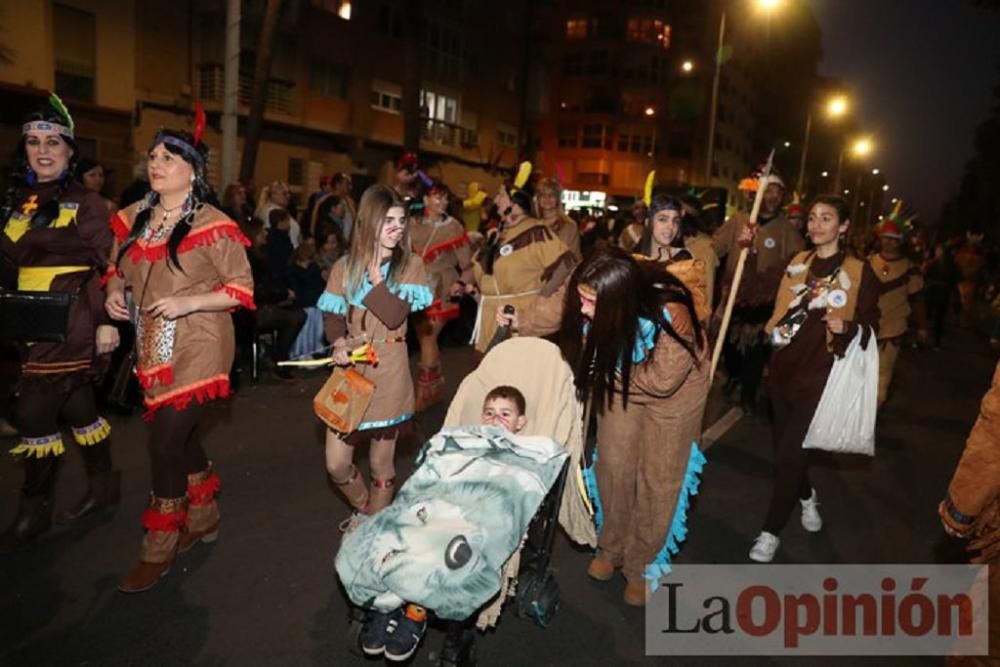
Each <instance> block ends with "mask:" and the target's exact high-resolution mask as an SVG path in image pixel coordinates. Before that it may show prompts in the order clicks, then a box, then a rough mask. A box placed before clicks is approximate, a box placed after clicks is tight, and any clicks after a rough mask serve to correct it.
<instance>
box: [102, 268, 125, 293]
mask: <svg viewBox="0 0 1000 667" xmlns="http://www.w3.org/2000/svg"><path fill="white" fill-rule="evenodd" d="M124 277H125V276H123V275H122V272H121V271H119V270H118V267H117V266H114V265H112V266H109V267H108V270H107V271H105V272H104V275H103V276H101V289H104V288H105V287H107V285H108V281H109V280H111V279H112V278H124Z"/></svg>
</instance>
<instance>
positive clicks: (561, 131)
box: [558, 125, 577, 148]
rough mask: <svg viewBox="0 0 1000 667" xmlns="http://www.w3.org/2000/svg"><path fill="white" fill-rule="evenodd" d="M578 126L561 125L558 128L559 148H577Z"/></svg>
mask: <svg viewBox="0 0 1000 667" xmlns="http://www.w3.org/2000/svg"><path fill="white" fill-rule="evenodd" d="M576 135H577V126H576V125H560V126H559V128H558V136H559V148H576V146H577V136H576Z"/></svg>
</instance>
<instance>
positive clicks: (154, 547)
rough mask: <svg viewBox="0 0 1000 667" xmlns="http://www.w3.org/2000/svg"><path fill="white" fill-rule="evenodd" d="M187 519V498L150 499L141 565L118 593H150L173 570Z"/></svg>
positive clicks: (146, 514)
mask: <svg viewBox="0 0 1000 667" xmlns="http://www.w3.org/2000/svg"><path fill="white" fill-rule="evenodd" d="M186 519H187V498H184V497H181V498H157V497H155V496H150V502H149V508H147V509H146V511H145V512H143V514H142V525H143V526H144V527H145V528H146V534H145V535H144V536H143V538H142V550H141V551H140V552H139V562H137V563H136V564H135V565H134V566H132V569H131V570H130V571H129V573H128V574H127V575H125V578H124V579H122V581H121V583H119V584H118V590H120V591H121V592H122V593H139V592H141V591H147V590H149V589H150V588H152V587H153V586H155V585H156V582H157V581H159V580H160V577H162V576H163V575H165V574H166V573H167V572H169V571H170V566H171V565H172V564H173V562H174V557H175V556H176V555H177V545H178V543H179V542H180V535H181V528H182V527H183V526H184V522H185V521H186Z"/></svg>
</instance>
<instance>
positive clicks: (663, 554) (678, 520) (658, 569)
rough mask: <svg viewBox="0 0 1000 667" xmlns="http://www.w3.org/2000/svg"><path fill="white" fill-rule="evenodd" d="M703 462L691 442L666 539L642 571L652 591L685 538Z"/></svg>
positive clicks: (704, 461)
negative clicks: (681, 484) (689, 453)
mask: <svg viewBox="0 0 1000 667" xmlns="http://www.w3.org/2000/svg"><path fill="white" fill-rule="evenodd" d="M705 463H707V459H705V455H704V454H702V453H701V449H699V448H698V443H697V442H692V443H691V455H690V457H689V458H688V465H687V471H686V472H685V473H684V485H683V486H682V487H681V492H680V494H679V495H678V496H677V507H676V508H675V509H674V518H673V521H672V522H671V523H670V532H669V533H667V541H666V542H665V543H664V544H663V548H661V549H660V552H659V553H658V554H656V558H655V559H654V560H653V562H652V563H651V564H649V565H648V566H646V570H645V571H644V572H643V573H642V576H643V578H644V579H646V580H647V581H648V582H649V583H650V587H651V588H652V589H653V590H654V591H655V590H656V589H657V588H658V587H659V585H660V578H661V577H665V576H667V575H668V574H670V569H671V568H670V561H671V559H672V558H673V557H674V556H676V555H677V553H678V552H679V551H680V549H681V543H682V542H683V541H684V540H685V539H686V538H687V515H688V509H690V507H691V497H692V496H696V495H698V487H699V485H700V484H701V472H702V470H704V469H705Z"/></svg>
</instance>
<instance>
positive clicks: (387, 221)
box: [317, 185, 433, 531]
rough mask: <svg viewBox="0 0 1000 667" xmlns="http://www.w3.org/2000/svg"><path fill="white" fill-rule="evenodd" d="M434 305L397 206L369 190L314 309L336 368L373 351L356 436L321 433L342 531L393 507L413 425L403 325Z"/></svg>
mask: <svg viewBox="0 0 1000 667" xmlns="http://www.w3.org/2000/svg"><path fill="white" fill-rule="evenodd" d="M432 301H433V296H432V294H431V290H430V286H429V284H428V279H427V272H426V271H425V269H424V263H423V261H422V260H421V259H420V257H418V256H414V254H413V252H412V246H411V245H410V239H409V235H408V234H407V217H406V210H405V208H404V206H403V201H402V199H400V197H399V195H398V194H397V193H396V192H395V191H393V190H392V189H391V188H389V187H386V186H384V185H373V186H372V187H370V188H368V189H367V190H366V191H365V193H364V195H363V196H362V197H361V203H360V206H359V207H358V219H357V226H356V229H355V234H354V239H353V240H352V242H351V251H350V253H349V254H348V255H347V256H346V257H343V258H341V259H340V260H338V261H337V263H336V264H334V265H333V269H332V270H331V271H330V278H329V280H328V281H327V284H326V291H325V292H324V293H323V295H322V296H321V297H320V300H319V303H318V304H317V305H318V306H319V309H320V310H322V311H323V312H324V313H326V318H325V319H326V337H327V340H329V341H330V342H331V343H333V350H334V352H333V359H334V362H335V363H337V364H339V365H347V364H349V363H351V362H350V351H351V350H352V349H354V347H355V346H359V345H362V344H369V345H371V346H372V348H373V349H374V351H375V354H376V355H377V357H378V360H379V361H378V364H377V365H375V366H365V367H363V368H361V369H360V370H359V372H361V373H363V374H364V375H365V377H367V378H368V379H369V380H371V381H372V382H373V383H374V384H375V392H374V394H373V395H372V397H371V402H370V403H369V404H368V408H367V410H366V411H365V413H364V415H363V421H362V422H361V424H360V425H359V426H358V428H357V430H356V431H354V432H353V433H349V434H343V433H337V432H334V431H332V430H330V429H327V432H326V469H327V472H328V473H329V475H330V479H331V480H332V481H333V483H334V484H335V485H336V486H337V488H338V489H340V492H341V493H342V494H343V495H344V497H345V498H346V499H347V501H348V503H350V505H351V507H352V508H353V509H354V510H355V513H354V514H352V516H351V517H350V518H349V519H348V520H347V521H345V522H344V523H343V524H342V530H345V531H347V530H351V529H353V527H354V526H356V525H357V522H359V521H360V520H362V519H363V518H364V517H365V516H366V515H369V514H374V513H375V512H378V511H379V510H380V509H382V508H383V507H385V506H387V505H388V504H389V503H390V502H391V501H392V496H393V493H394V491H395V489H394V485H395V478H396V469H395V465H394V457H395V450H396V442H397V440H398V438H399V437H400V435H401V434H402V433H403V432H404V430H405V429H406V428H409V427H412V423H411V421H410V420H411V418H412V417H413V378H412V376H411V375H410V365H409V360H408V357H407V351H406V322H407V318H408V316H409V314H410V313H411V312H416V311H419V310H423V309H424V308H427V307H428V306H430V305H431V302H432ZM364 441H370V443H371V448H370V450H369V460H370V464H371V465H370V471H371V490H370V491H369V488H368V485H367V484H366V483H365V481H364V479H362V477H361V472H360V471H359V470H358V469H357V468H356V467H355V466H354V447H355V446H356V445H357V444H359V443H361V442H364Z"/></svg>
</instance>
